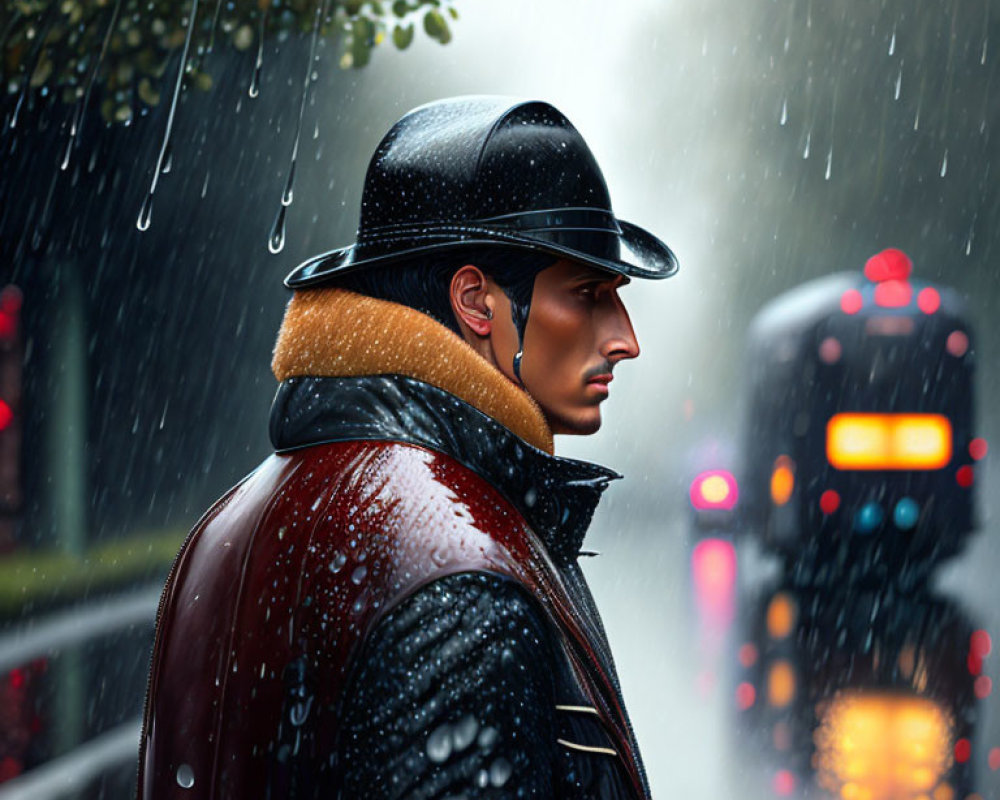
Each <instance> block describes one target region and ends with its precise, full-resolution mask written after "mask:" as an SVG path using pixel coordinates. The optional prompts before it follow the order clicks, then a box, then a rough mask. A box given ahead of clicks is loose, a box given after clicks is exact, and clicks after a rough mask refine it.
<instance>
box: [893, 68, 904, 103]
mask: <svg viewBox="0 0 1000 800" xmlns="http://www.w3.org/2000/svg"><path fill="white" fill-rule="evenodd" d="M902 86H903V62H902V61H900V62H899V72H898V73H897V74H896V86H895V88H894V89H893V93H892V99H893V100H898V99H899V92H900V89H901V88H902Z"/></svg>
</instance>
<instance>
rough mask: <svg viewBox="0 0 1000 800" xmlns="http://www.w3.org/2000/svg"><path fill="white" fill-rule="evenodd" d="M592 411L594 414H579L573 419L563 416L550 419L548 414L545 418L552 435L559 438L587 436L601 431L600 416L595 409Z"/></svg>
mask: <svg viewBox="0 0 1000 800" xmlns="http://www.w3.org/2000/svg"><path fill="white" fill-rule="evenodd" d="M594 411H595V412H596V413H592V414H587V415H582V414H581V415H580V416H579V417H575V418H568V417H565V416H560V417H551V416H549V415H548V414H546V415H545V416H546V419H547V420H548V423H549V427H550V428H551V429H552V433H554V434H559V435H561V436H589V435H590V434H592V433H597V432H598V431H599V430H600V429H601V414H600V412H598V411H596V409H595V410H594Z"/></svg>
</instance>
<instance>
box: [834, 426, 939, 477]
mask: <svg viewBox="0 0 1000 800" xmlns="http://www.w3.org/2000/svg"><path fill="white" fill-rule="evenodd" d="M951 447H952V433H951V422H949V421H948V418H947V417H945V416H942V415H941V414H853V413H851V414H836V415H834V416H833V417H832V418H831V419H830V421H829V422H828V423H827V426H826V457H827V459H828V460H829V462H830V464H831V465H832V466H834V467H836V468H837V469H851V470H864V469H887V470H897V469H899V470H904V469H905V470H924V469H941V468H942V467H945V466H947V465H948V463H949V462H950V461H951Z"/></svg>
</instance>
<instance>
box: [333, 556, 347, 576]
mask: <svg viewBox="0 0 1000 800" xmlns="http://www.w3.org/2000/svg"><path fill="white" fill-rule="evenodd" d="M346 563H347V556H345V555H344V554H343V553H337V554H336V555H334V557H333V561H331V562H330V572H340V570H341V569H343V568H344V564H346Z"/></svg>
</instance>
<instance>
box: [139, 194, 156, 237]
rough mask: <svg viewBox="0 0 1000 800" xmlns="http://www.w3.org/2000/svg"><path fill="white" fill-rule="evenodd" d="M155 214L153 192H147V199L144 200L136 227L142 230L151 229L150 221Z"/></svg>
mask: <svg viewBox="0 0 1000 800" xmlns="http://www.w3.org/2000/svg"><path fill="white" fill-rule="evenodd" d="M152 216H153V192H152V191H150V192H148V193H147V194H146V199H145V200H143V201H142V208H140V209H139V219H138V221H137V222H136V227H137V228H138V229H139V230H140V231H146V230H149V223H150V220H151V219H152Z"/></svg>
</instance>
